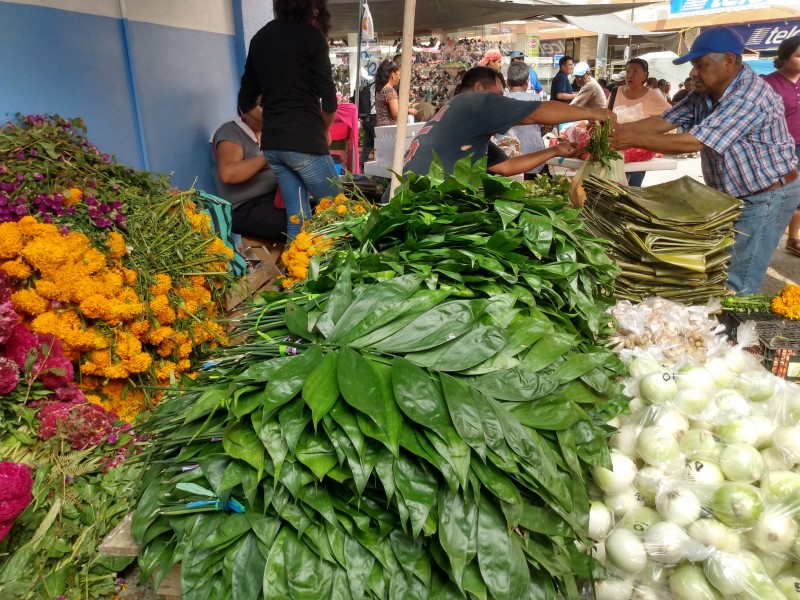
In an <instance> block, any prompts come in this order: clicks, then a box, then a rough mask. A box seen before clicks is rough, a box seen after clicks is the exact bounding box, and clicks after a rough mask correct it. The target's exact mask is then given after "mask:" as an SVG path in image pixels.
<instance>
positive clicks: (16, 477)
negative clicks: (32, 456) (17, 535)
mask: <svg viewBox="0 0 800 600" xmlns="http://www.w3.org/2000/svg"><path fill="white" fill-rule="evenodd" d="M32 490H33V478H32V477H31V472H30V469H28V467H26V466H25V465H19V464H17V463H12V462H9V461H3V462H0V540H2V539H3V538H4V537H5V536H6V535H7V534H8V532H9V531H10V530H11V525H12V524H13V523H14V519H16V518H17V517H18V516H19V515H20V514H22V511H23V510H25V509H26V508H27V506H28V505H29V504H30V503H31V499H32V495H31V491H32Z"/></svg>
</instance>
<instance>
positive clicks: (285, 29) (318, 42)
mask: <svg viewBox="0 0 800 600" xmlns="http://www.w3.org/2000/svg"><path fill="white" fill-rule="evenodd" d="M327 5H328V2H327V0H275V2H274V4H273V9H274V13H275V19H274V20H273V21H270V22H269V23H267V24H266V25H265V26H264V27H262V28H261V30H260V31H259V32H258V33H256V35H255V36H253V39H252V41H251V42H250V51H249V52H248V54H247V62H246V63H245V68H244V75H242V81H241V87H240V89H239V106H240V107H241V108H242V110H243V111H245V112H250V111H251V110H254V109H255V107H256V99H257V98H258V95H259V94H261V96H262V105H263V108H264V112H263V120H264V126H263V129H262V132H261V149H262V150H263V151H264V156H265V157H266V159H267V161H268V162H269V164H270V166H271V167H272V169H273V171H274V172H275V177H276V178H277V180H278V186H279V187H280V190H281V196H283V200H284V202H285V204H286V215H287V225H286V228H287V236H288V238H289V239H290V240H291V239H292V238H294V237H295V236H296V235H297V234H298V233H299V232H300V228H301V227H302V223H303V220H304V218H306V217H308V216H310V214H311V207H310V204H309V193H310V194H311V195H312V196H314V198H316V199H317V200H319V199H321V198H323V197H326V196H335V195H336V194H338V193H339V192H340V191H341V188H340V186H339V184H338V178H337V175H336V170H335V169H334V166H333V159H332V158H331V155H330V149H329V145H330V126H331V124H332V123H333V121H334V119H335V118H336V109H337V108H338V104H337V102H336V86H335V84H334V82H333V75H332V72H331V61H330V58H329V56H328V42H327V38H326V36H327V33H328V30H329V29H330V13H329V12H328V7H327ZM320 106H321V107H322V110H320ZM295 215H296V216H297V217H299V221H298V219H292V217H293V216H295ZM293 221H296V222H293Z"/></svg>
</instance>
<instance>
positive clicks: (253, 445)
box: [133, 165, 627, 600]
mask: <svg viewBox="0 0 800 600" xmlns="http://www.w3.org/2000/svg"><path fill="white" fill-rule="evenodd" d="M480 171H481V165H478V166H477V170H471V169H470V167H469V166H468V165H460V167H459V169H457V175H456V177H454V178H445V177H444V176H442V175H441V172H440V171H439V172H438V173H436V172H434V173H432V174H431V175H429V176H428V177H417V176H413V175H412V176H411V177H410V179H409V181H407V182H406V183H405V184H404V185H403V186H402V187H401V190H400V192H399V194H398V196H397V197H396V198H395V199H394V200H393V201H392V203H391V204H389V205H388V206H386V207H383V208H382V209H380V210H378V211H376V212H375V213H373V215H372V216H371V218H370V220H369V221H368V222H367V224H366V225H365V226H361V227H359V229H358V231H354V232H353V233H354V236H355V237H354V239H357V240H358V244H357V245H358V247H357V248H354V249H352V250H348V249H341V250H339V251H337V253H336V255H335V256H334V257H333V259H332V260H330V262H329V263H327V264H317V265H316V266H314V265H312V267H313V268H312V269H310V271H311V272H312V273H313V276H312V278H311V279H310V280H309V281H308V283H307V284H306V286H305V288H304V289H299V290H295V291H294V292H293V293H291V294H289V295H278V294H273V295H270V296H267V297H266V302H265V304H263V305H261V306H258V307H256V308H255V309H254V313H253V315H250V316H249V317H248V318H247V319H245V322H247V323H249V324H250V325H251V327H252V328H253V330H254V331H255V333H257V335H255V336H253V338H252V339H251V341H250V342H248V343H247V344H245V345H243V346H241V347H240V348H239V354H238V355H234V354H231V351H229V352H228V354H227V355H226V356H224V357H222V358H221V359H220V361H219V363H218V364H217V365H216V366H215V367H212V368H209V369H208V370H207V371H206V372H205V373H204V374H202V375H201V377H200V379H199V380H198V381H197V382H195V384H194V385H193V387H189V388H186V389H184V390H182V391H181V392H179V393H178V392H176V393H174V394H173V395H172V396H170V397H167V398H165V399H164V400H162V402H161V403H160V404H159V406H158V407H157V409H156V411H155V413H154V414H153V416H152V417H151V418H150V420H149V421H148V423H147V424H146V425H145V427H146V428H147V431H148V433H149V435H150V436H151V442H150V447H149V450H148V451H147V452H146V453H145V454H143V457H144V458H146V459H147V461H148V467H147V469H146V472H145V475H144V478H143V483H142V488H141V489H142V495H141V499H140V501H139V504H138V507H137V510H136V513H135V516H134V520H133V534H134V536H135V537H136V538H137V539H138V540H139V541H140V543H141V544H142V553H141V555H140V559H139V565H140V568H141V569H142V572H143V573H144V574H145V575H150V574H157V575H156V577H157V578H161V577H163V576H164V575H165V574H166V573H167V572H168V571H169V570H170V569H171V567H172V566H173V565H174V564H177V563H180V564H181V586H182V597H183V598H187V599H197V598H234V599H238V598H246V599H248V600H252V599H254V598H262V597H263V598H276V599H277V598H281V599H286V598H295V599H308V598H326V599H327V598H331V597H333V598H345V599H347V598H352V599H354V600H355V599H361V598H393V599H394V598H397V599H400V598H403V599H406V598H432V599H433V598H508V599H514V600H518V599H520V598H544V599H547V598H553V599H555V598H557V597H564V598H577V597H578V596H579V588H578V578H580V577H586V578H590V577H592V576H594V575H597V574H599V573H600V572H601V571H599V570H598V569H599V566H598V565H597V563H595V562H594V560H593V559H591V558H590V557H589V556H588V555H586V554H583V553H581V552H580V550H579V545H578V542H581V541H585V540H586V529H587V525H588V507H589V498H588V491H587V481H588V473H589V469H590V468H591V466H593V465H606V466H607V465H608V464H609V455H608V448H607V443H606V442H607V439H606V438H607V435H608V433H609V428H608V427H607V426H606V425H604V423H605V422H606V421H607V420H608V419H610V418H613V417H614V416H615V415H616V414H619V413H620V412H621V411H622V410H623V409H624V408H625V406H626V404H627V400H626V399H625V397H624V396H623V395H622V389H621V387H620V385H619V384H617V383H616V382H615V380H616V378H617V376H618V375H619V374H621V373H623V372H624V367H623V365H622V364H621V363H620V362H619V360H618V359H617V357H616V356H615V355H614V354H613V353H611V352H609V351H608V350H606V349H605V348H603V347H602V342H603V340H604V335H605V334H604V324H605V323H606V322H607V317H604V316H603V315H604V311H605V308H606V307H607V306H608V305H609V304H610V302H611V299H610V297H609V296H608V291H609V288H610V286H611V284H612V283H613V276H614V273H615V269H614V267H613V265H611V263H610V262H609V261H608V259H607V258H606V257H605V255H604V254H603V252H602V250H601V248H600V246H599V245H598V244H597V242H596V241H594V240H593V239H591V238H589V237H588V236H587V235H586V234H585V232H584V231H583V229H582V225H581V223H580V221H579V220H578V213H577V211H574V210H572V209H564V208H563V206H564V204H565V200H564V193H565V190H563V189H560V188H559V189H546V190H542V189H539V190H537V192H538V193H539V194H541V193H547V194H549V196H547V197H541V198H537V197H532V196H530V191H529V190H526V189H525V188H524V187H523V186H522V185H521V184H518V183H515V182H510V181H507V180H497V179H494V178H490V177H487V176H486V175H485V171H484V172H483V174H481V172H480ZM251 333H253V331H251ZM259 348H264V349H265V350H261V351H260V350H259ZM239 505H241V506H243V507H244V512H236V509H237V507H238V506H239ZM220 507H227V508H228V509H231V508H233V510H232V511H230V512H225V511H223V510H219V509H220Z"/></svg>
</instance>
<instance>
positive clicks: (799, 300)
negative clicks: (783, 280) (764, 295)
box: [770, 284, 800, 319]
mask: <svg viewBox="0 0 800 600" xmlns="http://www.w3.org/2000/svg"><path fill="white" fill-rule="evenodd" d="M770 308H771V309H772V312H774V313H775V314H778V315H781V316H783V317H786V318H787V319H800V285H793V284H790V285H787V286H786V287H785V288H783V289H782V290H781V293H780V294H778V295H777V296H775V297H774V298H773V299H772V303H771V304H770Z"/></svg>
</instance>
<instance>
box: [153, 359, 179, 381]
mask: <svg viewBox="0 0 800 600" xmlns="http://www.w3.org/2000/svg"><path fill="white" fill-rule="evenodd" d="M177 370H178V365H176V364H175V363H174V362H172V361H171V360H162V361H161V362H160V364H158V365H156V368H155V374H156V379H169V376H170V374H172V373H175V372H176V371H177Z"/></svg>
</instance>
